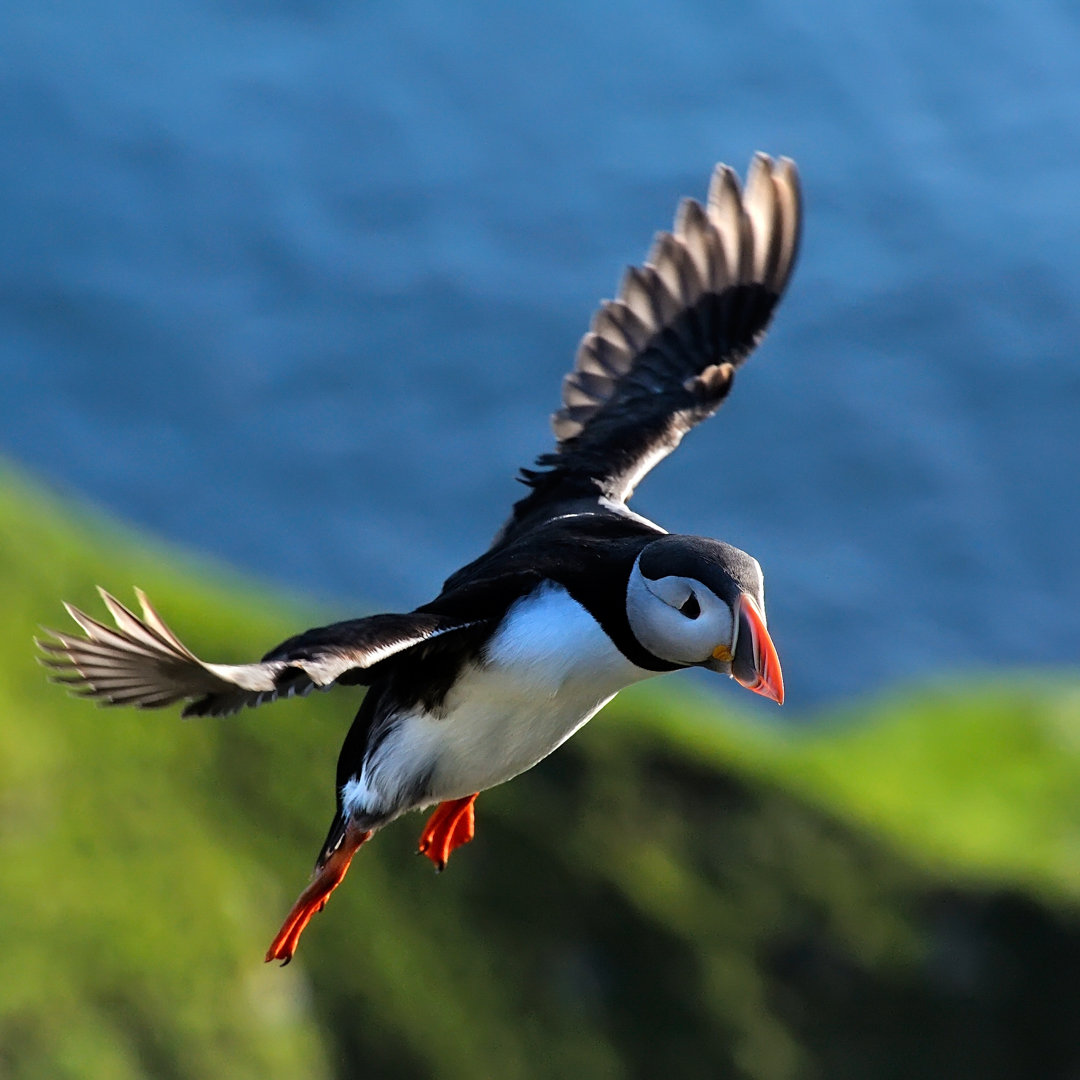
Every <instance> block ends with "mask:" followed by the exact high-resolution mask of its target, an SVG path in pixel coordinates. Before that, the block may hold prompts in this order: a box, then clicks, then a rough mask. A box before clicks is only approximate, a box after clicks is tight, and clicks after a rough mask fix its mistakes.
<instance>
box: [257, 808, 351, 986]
mask: <svg viewBox="0 0 1080 1080" xmlns="http://www.w3.org/2000/svg"><path fill="white" fill-rule="evenodd" d="M370 836H371V833H370V832H365V831H363V830H362V829H354V828H353V827H352V826H351V825H350V826H348V828H347V829H346V830H345V839H344V840H342V841H341V846H340V847H339V848H338V849H337V851H335V852H334V853H333V854H332V855H331V856H330V858H329V859H327V860H326V862H325V863H324V864H323V865H322V866H321V867H320V868H319V869H318V870H317V871H316V872H315V877H314V878H313V879H312V882H311V884H310V885H309V886H308V887H307V888H306V889H305V890H304V891H303V892H302V893H301V894H300V896H299V898H298V899H297V901H296V903H295V904H293V906H292V911H290V912H289V914H288V915H287V916H286V918H285V922H284V923H282V926H281V929H280V930H279V931H278V932H277V937H275V938H274V940H273V941H272V942H271V943H270V948H269V949H268V950H267V953H266V962H267V963H269V962H270V961H271V960H280V961H281V966H282V967H284V966H285V965H286V964H287V963H288V962H289V961H290V960H291V959H292V958H293V953H295V952H296V945H297V942H298V941H299V940H300V935H301V934H302V933H303V932H304V927H305V926H307V924H308V923H309V922H310V921H311V916H312V915H315V914H317V913H318V912H320V911H322V909H323V908H324V907H326V901H327V900H329V899H330V894H331V893H332V892H333V891H334V890H335V889H336V888H337V887H338V886H339V885H340V884H341V882H342V879H343V878H344V877H345V873H346V871H347V870H348V869H349V863H350V862H352V857H353V856H354V855H355V854H356V852H357V849H358V848H359V847H360V845H361V844H363V843H364V842H365V841H366V840H368V839H369V838H370Z"/></svg>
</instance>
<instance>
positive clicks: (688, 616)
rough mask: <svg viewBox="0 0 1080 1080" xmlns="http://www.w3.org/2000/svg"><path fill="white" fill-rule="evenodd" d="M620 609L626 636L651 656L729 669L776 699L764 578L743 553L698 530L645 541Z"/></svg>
mask: <svg viewBox="0 0 1080 1080" xmlns="http://www.w3.org/2000/svg"><path fill="white" fill-rule="evenodd" d="M626 613H627V617H628V618H629V621H630V629H631V630H632V631H633V634H634V636H635V637H636V638H637V640H638V641H639V642H640V644H641V645H642V646H643V647H644V648H646V649H647V650H648V651H649V652H651V653H652V654H653V655H654V656H657V657H659V658H660V659H661V660H667V661H668V662H669V663H673V664H685V665H686V666H697V667H706V668H709V669H710V670H711V671H718V672H720V673H721V674H724V675H730V676H731V677H732V678H733V679H735V680H737V681H738V682H739V683H741V684H742V685H743V686H745V687H746V688H747V689H748V690H753V691H754V693H756V694H762V695H763V696H765V697H767V698H771V699H772V700H773V701H775V702H776V703H777V704H783V701H784V678H783V675H782V674H781V672H780V660H779V657H778V656H777V655H776V649H775V647H774V646H773V643H772V639H771V638H770V637H769V631H768V630H767V629H766V623H765V592H764V579H763V578H762V575H761V567H760V566H759V565H758V562H757V560H756V559H754V558H751V557H750V556H749V555H747V554H746V552H744V551H740V550H739V549H738V548H734V547H732V546H731V545H730V544H725V543H722V542H721V541H719V540H706V539H704V538H702V537H698V536H664V537H661V538H660V539H658V540H654V541H652V543H650V544H647V545H646V546H645V548H643V549H642V551H641V554H640V555H639V556H638V557H637V560H636V561H635V563H634V567H633V569H632V570H631V571H630V580H629V583H628V585H627V589H626Z"/></svg>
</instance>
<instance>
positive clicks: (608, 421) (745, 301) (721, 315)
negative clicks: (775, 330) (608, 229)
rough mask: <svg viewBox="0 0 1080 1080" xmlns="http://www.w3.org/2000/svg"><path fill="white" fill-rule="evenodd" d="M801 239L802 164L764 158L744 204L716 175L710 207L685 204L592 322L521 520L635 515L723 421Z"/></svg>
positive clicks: (733, 183) (729, 174)
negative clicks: (668, 460) (646, 493)
mask: <svg viewBox="0 0 1080 1080" xmlns="http://www.w3.org/2000/svg"><path fill="white" fill-rule="evenodd" d="M800 227H801V205H800V193H799V178H798V173H797V171H796V169H795V164H794V162H792V161H790V160H788V159H787V158H781V159H780V160H779V161H776V162H774V161H773V160H772V159H771V158H769V157H767V156H766V155H764V154H757V155H756V156H755V157H754V160H753V162H752V163H751V165H750V171H749V174H748V177H747V182H746V190H745V191H744V192H740V190H739V182H738V179H737V178H736V176H735V173H734V172H733V171H732V170H731V169H730V168H728V166H726V165H718V166H717V168H716V171H715V172H714V174H713V178H712V183H711V185H710V187H709V198H708V206H707V207H703V206H701V205H700V204H699V203H697V202H695V201H694V200H693V199H686V200H685V201H684V202H683V203H682V205H681V206H680V208H679V212H678V216H677V217H676V220H675V230H674V232H673V233H660V234H659V235H658V236H657V238H656V242H655V244H654V245H653V249H652V252H651V254H650V255H649V259H648V261H647V262H646V264H645V266H643V267H641V268H637V267H631V268H630V269H629V270H628V271H627V273H626V277H625V278H624V279H623V283H622V287H621V289H620V290H619V296H618V299H616V300H609V301H607V302H605V303H604V304H603V305H602V306H601V308H600V310H599V311H598V312H597V313H596V315H595V317H594V318H593V322H592V327H591V329H590V331H589V333H587V334H586V335H585V337H584V338H583V339H582V342H581V345H580V347H579V349H578V354H577V360H576V362H575V364H574V370H573V371H572V372H571V373H570V374H569V375H567V376H566V378H565V379H564V380H563V395H562V397H563V405H562V408H561V409H559V411H558V412H556V413H555V414H554V416H553V417H552V426H553V427H554V429H555V437H556V440H557V446H556V449H555V451H554V452H553V453H549V454H544V455H543V456H541V457H540V458H539V459H538V461H537V464H538V465H541V466H546V467H548V468H547V469H546V471H533V470H522V472H523V479H524V481H525V482H526V483H527V484H529V485H530V486H531V487H532V488H533V489H534V491H533V493H532V494H531V495H530V496H528V497H527V498H526V499H523V500H521V502H520V503H518V506H517V507H516V508H515V519H516V520H518V521H521V520H522V518H524V517H525V516H530V515H531V514H532V512H534V511H535V510H537V509H539V508H540V506H541V505H542V504H544V503H548V502H555V501H562V500H565V499H568V498H572V497H575V496H582V495H586V494H591V495H592V496H593V497H596V496H597V495H600V496H603V497H606V498H608V499H611V500H614V501H616V502H619V503H623V502H625V501H626V500H627V499H629V497H630V496H631V495H632V494H633V491H634V488H635V486H636V485H637V483H638V482H639V481H640V480H641V478H642V477H643V476H644V475H645V474H646V473H647V472H648V471H649V470H650V469H651V468H652V467H653V466H654V465H655V464H656V463H657V462H658V461H660V460H661V459H662V458H663V457H665V456H666V455H668V454H670V453H671V451H672V450H674V449H675V447H676V446H678V445H679V442H680V441H681V439H682V437H683V435H685V434H686V432H687V431H689V430H690V428H692V427H693V426H694V425H695V424H698V423H700V422H701V421H702V420H704V419H706V418H707V417H709V416H712V414H713V413H714V412H716V410H717V409H718V408H719V406H720V404H721V402H723V400H724V398H725V397H726V396H727V393H728V391H729V390H730V389H731V381H732V376H733V374H734V369H735V368H736V367H738V366H739V365H740V364H741V363H742V362H743V361H744V360H745V359H746V358H747V356H749V354H750V352H751V351H752V350H753V348H754V346H755V345H757V343H758V342H759V341H760V340H761V338H762V336H763V335H764V332H765V328H766V327H767V326H768V323H769V320H770V318H771V316H772V313H773V309H774V308H775V306H776V302H777V301H778V300H779V299H780V297H781V295H782V294H783V292H784V288H785V287H786V286H787V283H788V279H789V278H790V276H791V271H792V267H793V266H794V263H795V257H796V254H797V253H798V248H799V234H800Z"/></svg>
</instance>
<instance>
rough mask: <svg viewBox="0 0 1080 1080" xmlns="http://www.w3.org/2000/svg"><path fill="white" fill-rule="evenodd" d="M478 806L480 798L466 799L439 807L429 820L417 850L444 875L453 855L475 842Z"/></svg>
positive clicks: (471, 796)
mask: <svg viewBox="0 0 1080 1080" xmlns="http://www.w3.org/2000/svg"><path fill="white" fill-rule="evenodd" d="M477 794H479V792H477ZM475 802H476V795H466V796H465V798H463V799H451V800H450V801H449V802H444V803H439V805H438V806H437V807H436V808H435V813H433V814H432V815H431V817H430V818H428V823H427V825H425V826H424V831H423V832H422V833H421V834H420V844H419V846H418V849H417V850H418V851H419V853H420V854H421V855H426V856H427V857H428V858H429V859H430V860H431V861H432V862H433V863H434V864H435V869H436V870H438V871H440V872H441V871H443V870H444V869H445V868H446V860H447V859H449V858H450V853H451V852H452V851H453V850H454V849H455V848H459V847H461V845H462V844H467V843H468V842H469V841H470V840H471V839H472V838H473V835H474V833H475V832H476V816H475V813H474V811H473V803H475Z"/></svg>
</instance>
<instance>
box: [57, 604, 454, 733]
mask: <svg viewBox="0 0 1080 1080" xmlns="http://www.w3.org/2000/svg"><path fill="white" fill-rule="evenodd" d="M98 591H99V592H100V593H101V598H102V599H103V600H104V601H105V606H106V607H107V608H108V609H109V614H110V615H112V617H113V619H114V621H115V622H116V628H115V629H113V628H112V627H109V626H106V625H105V624H104V623H101V622H98V621H97V620H96V619H93V618H91V617H90V616H89V615H86V614H84V613H83V612H81V611H79V610H78V609H77V608H75V607H72V606H71V605H70V604H67V605H65V607H66V608H67V610H68V613H69V614H70V615H71V617H72V618H73V619H74V620H75V621H76V622H77V623H78V624H79V626H80V627H81V628H82V630H83V633H84V634H85V636H77V635H74V634H64V633H60V632H58V631H50V634H51V638H52V640H39V641H38V642H37V644H38V647H39V648H40V649H41V650H42V652H43V653H44V655H43V656H42V657H41V662H42V663H43V664H45V666H46V667H49V668H52V669H53V672H54V674H53V676H52V677H53V680H54V681H55V682H59V683H64V684H66V685H67V686H69V687H70V688H71V690H72V691H73V692H74V693H76V694H79V695H81V696H84V697H96V698H100V699H101V700H102V702H103V703H106V704H109V705H136V706H138V707H140V708H145V709H153V708H161V707H162V706H165V705H172V704H174V703H175V702H178V701H185V700H188V701H190V702H191V704H189V705H188V706H187V707H186V708H185V709H184V715H185V716H227V715H229V714H230V713H234V712H237V711H238V710H239V709H241V708H243V707H244V706H245V705H262V704H263V703H265V702H268V701H273V700H275V699H276V698H279V697H291V696H292V695H294V694H301V695H303V694H308V693H310V692H311V691H312V690H313V689H315V688H316V687H319V688H327V687H330V686H331V685H333V684H334V683H337V682H341V683H348V684H366V683H368V682H370V675H369V673H370V670H371V669H372V668H373V667H374V666H375V665H376V664H378V663H380V662H381V661H383V660H386V659H388V658H389V657H391V656H393V655H395V654H396V653H399V652H403V651H404V650H405V649H409V648H412V647H413V646H414V645H419V644H420V643H422V642H424V641H428V640H430V639H431V638H433V637H437V636H439V635H441V634H445V633H447V632H449V631H451V630H459V629H462V628H464V627H466V626H468V625H470V624H469V623H467V622H464V621H463V620H461V619H456V618H451V617H447V616H445V615H437V614H430V613H423V612H413V613H411V614H407V615H372V616H370V617H369V618H366V619H353V620H351V621H349V622H340V623H334V624H333V625H331V626H323V627H319V628H318V629H315V630H308V631H306V632H305V633H303V634H298V635H297V636H296V637H292V638H289V640H288V641H285V642H282V644H280V645H279V646H278V647H277V648H275V649H272V650H271V651H270V652H269V653H267V654H266V656H264V657H263V659H262V660H261V661H260V662H259V663H257V664H208V663H205V662H204V661H202V660H200V659H199V658H198V657H197V656H196V655H195V654H194V653H193V652H191V650H190V649H188V648H187V646H186V645H184V644H183V642H181V641H180V639H179V638H178V637H177V636H176V635H175V634H174V633H173V632H172V631H171V630H170V629H169V628H168V626H166V625H165V622H164V621H163V620H162V618H161V616H160V615H158V613H157V612H156V611H155V610H154V609H153V607H151V605H150V602H149V601H148V600H147V599H146V596H145V595H144V594H143V592H142V591H141V590H139V589H136V595H137V597H138V599H139V603H140V605H141V606H142V618H139V617H138V616H137V615H135V614H134V613H133V612H131V611H129V610H128V609H127V608H126V607H124V605H123V604H121V603H120V601H119V600H116V599H115V598H114V597H112V596H110V595H109V594H108V593H107V592H105V590H104V589H99V590H98Z"/></svg>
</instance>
